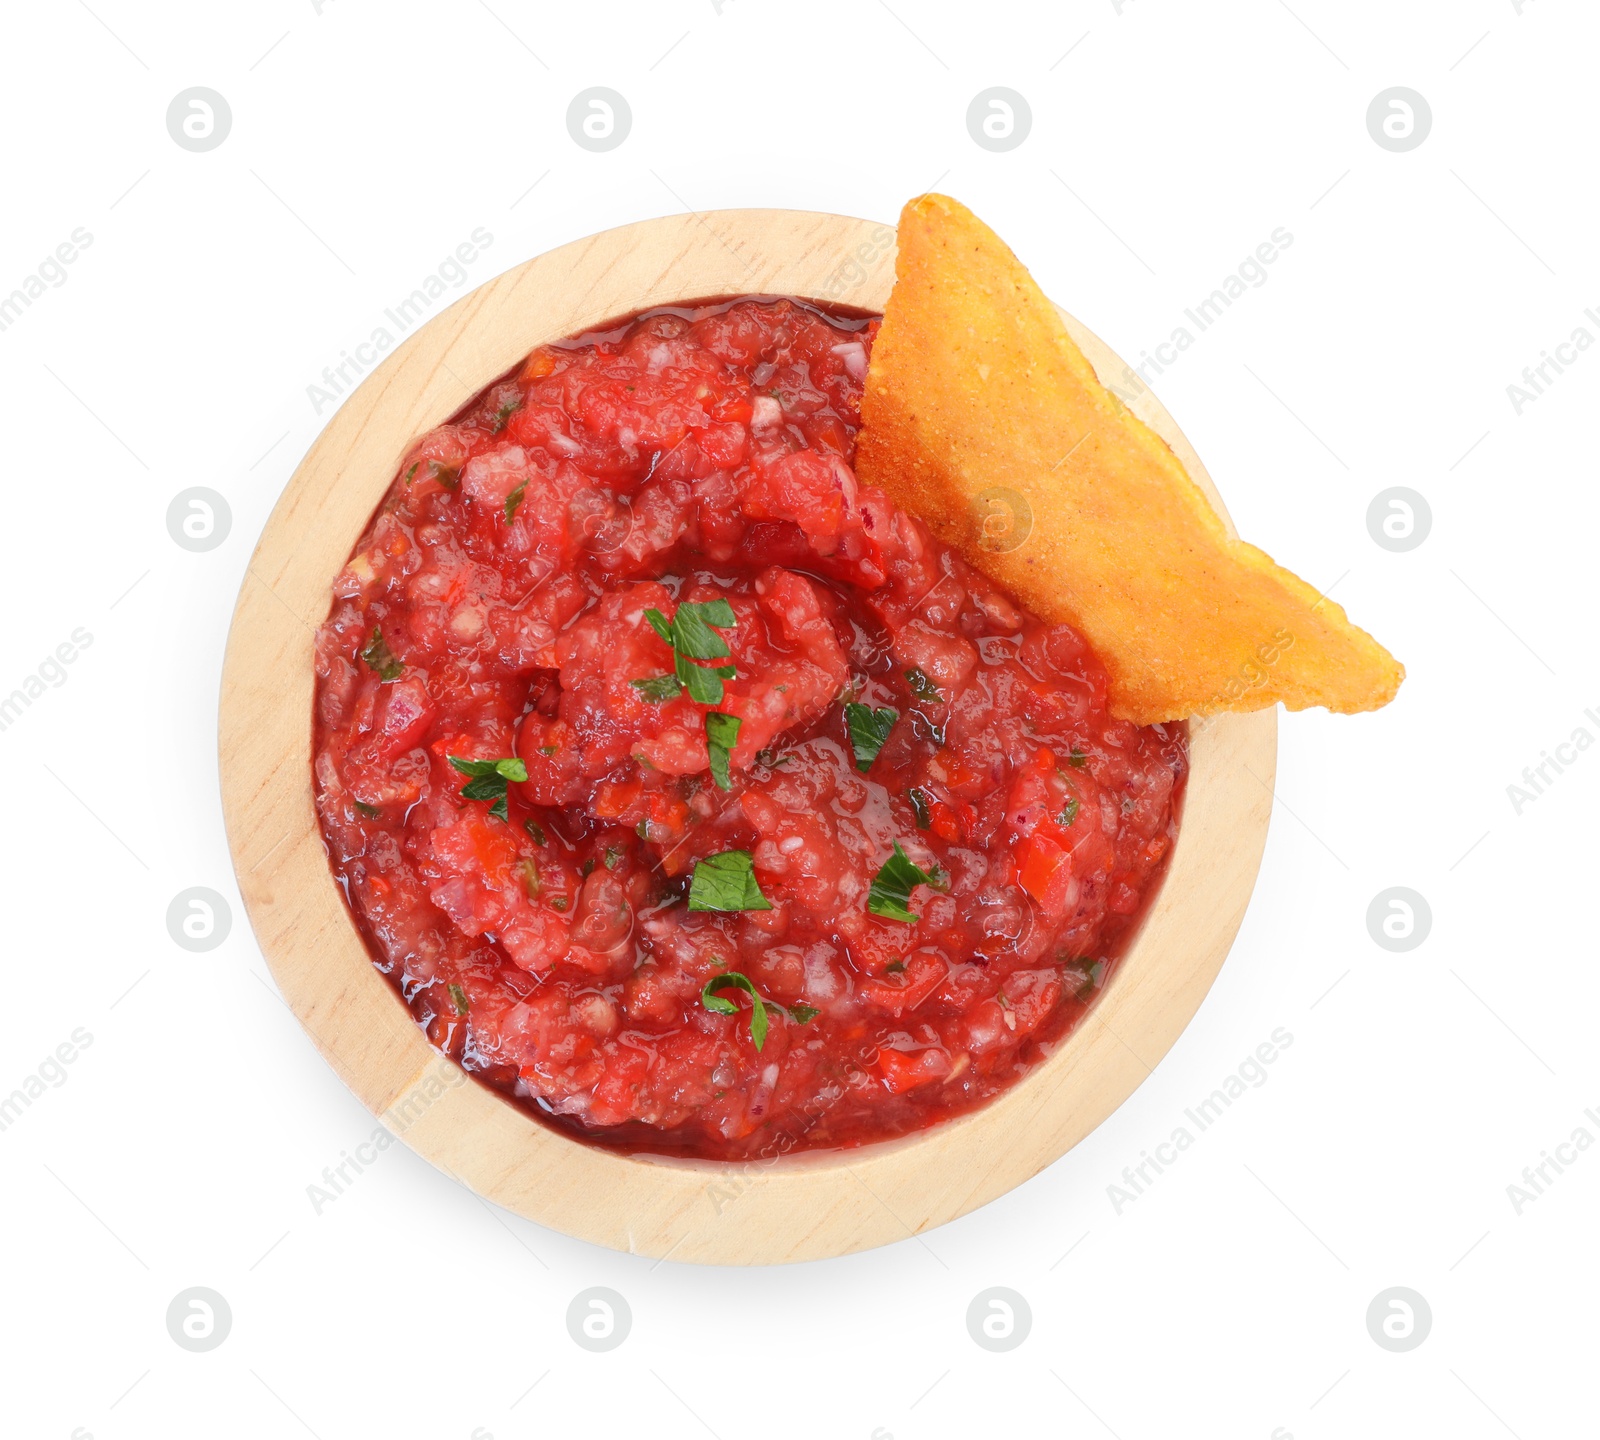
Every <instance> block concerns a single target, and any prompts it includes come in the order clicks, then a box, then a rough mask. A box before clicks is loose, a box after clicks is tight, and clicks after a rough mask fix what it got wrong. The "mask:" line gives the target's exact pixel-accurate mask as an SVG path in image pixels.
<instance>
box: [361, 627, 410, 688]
mask: <svg viewBox="0 0 1600 1440" xmlns="http://www.w3.org/2000/svg"><path fill="white" fill-rule="evenodd" d="M361 658H362V659H363V660H364V661H366V664H367V669H369V670H371V671H372V672H373V673H374V674H376V675H377V677H378V679H380V680H383V681H386V682H387V681H389V680H398V679H399V678H400V672H401V671H402V670H404V669H405V668H406V666H405V661H403V660H402V659H401V658H400V657H399V656H398V655H396V654H395V653H394V651H393V650H391V649H390V648H389V642H388V641H387V640H385V639H384V638H383V628H382V627H381V626H379V625H374V626H373V627H372V638H371V639H369V640H368V641H367V643H366V646H365V647H364V648H363V649H362V651H361Z"/></svg>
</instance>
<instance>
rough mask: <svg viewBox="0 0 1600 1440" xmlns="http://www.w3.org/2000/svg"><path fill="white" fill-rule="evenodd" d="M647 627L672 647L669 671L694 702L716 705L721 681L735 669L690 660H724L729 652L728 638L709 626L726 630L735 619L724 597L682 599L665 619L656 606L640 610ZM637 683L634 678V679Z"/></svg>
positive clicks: (730, 652) (730, 677) (733, 672)
mask: <svg viewBox="0 0 1600 1440" xmlns="http://www.w3.org/2000/svg"><path fill="white" fill-rule="evenodd" d="M644 618H645V619H646V620H647V621H648V622H649V625H650V628H651V629H652V630H654V631H655V632H656V634H657V635H659V636H660V637H661V638H662V639H663V640H664V641H665V642H666V643H667V644H668V645H670V646H671V647H672V673H673V675H674V676H675V677H676V678H677V680H678V683H679V684H680V685H681V686H682V687H683V688H684V689H685V690H687V691H688V692H689V698H690V699H691V700H693V701H694V702H695V703H696V704H697V705H720V704H721V703H722V682H723V681H724V680H731V679H732V678H733V677H734V675H735V674H736V673H737V672H736V671H735V669H734V667H733V666H732V665H716V666H705V665H700V664H695V663H691V662H695V661H701V660H725V659H727V657H728V656H729V655H730V654H732V651H730V650H729V649H728V642H727V641H726V640H724V639H723V638H722V636H720V635H718V634H717V632H716V630H715V629H713V628H712V627H713V626H716V627H718V628H719V629H723V630H729V629H732V628H733V626H734V625H736V624H737V623H738V620H737V617H736V616H735V615H734V613H733V606H731V605H730V604H728V602H727V601H726V600H707V601H703V602H700V601H693V600H685V601H684V602H683V603H682V604H681V605H679V606H678V610H677V614H675V615H674V616H673V617H672V619H670V620H668V619H667V617H666V616H665V615H663V614H662V613H661V612H660V611H659V610H657V609H655V608H653V607H652V608H651V609H649V610H646V611H645V612H644ZM634 683H636V684H637V682H634Z"/></svg>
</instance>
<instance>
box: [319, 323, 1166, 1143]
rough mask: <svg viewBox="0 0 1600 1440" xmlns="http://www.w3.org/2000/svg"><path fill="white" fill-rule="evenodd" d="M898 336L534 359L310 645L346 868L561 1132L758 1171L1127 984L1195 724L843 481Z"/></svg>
mask: <svg viewBox="0 0 1600 1440" xmlns="http://www.w3.org/2000/svg"><path fill="white" fill-rule="evenodd" d="M876 329H877V321H876V320H875V319H871V318H861V317H853V316H845V315H838V314H829V313H824V312H822V311H819V310H817V309H815V308H813V307H811V306H809V305H806V304H802V303H799V302H796V301H791V300H777V301H772V300H749V299H746V300H739V301H734V302H729V303H723V304H714V305H706V306H701V307H699V308H696V309H688V310H679V309H674V310H665V311H657V312H652V313H650V314H646V315H644V316H641V317H640V318H638V319H636V320H634V321H632V322H629V323H627V324H625V325H622V326H619V327H617V328H615V329H612V330H608V331H605V332H603V333H596V334H591V335H587V336H584V337H581V338H579V339H576V340H573V341H570V342H567V343H563V344H559V345H550V346H546V347H544V348H542V349H540V350H538V351H536V352H535V353H534V354H533V355H531V356H530V357H529V358H528V360H527V362H526V363H525V364H524V365H523V366H522V367H520V368H519V369H518V370H517V371H516V372H514V373H512V374H511V375H509V376H507V377H506V378H504V379H503V380H501V381H499V382H497V383H496V384H494V385H492V386H490V387H489V388H488V389H487V390H485V391H484V392H483V393H482V394H481V395H480V396H478V397H477V398H476V399H475V400H474V401H473V402H472V403H470V404H469V405H468V406H467V407H466V408H465V409H464V410H463V411H462V412H461V413H460V414H458V415H457V416H456V418H455V419H454V420H452V421H451V422H450V423H448V424H445V425H441V426H440V427H439V428H438V429H437V430H434V431H433V432H431V433H430V434H428V435H427V436H425V437H424V438H423V439H422V440H421V441H420V442H419V443H418V444H417V445H416V446H415V447H414V448H413V449H412V451H411V452H410V454H409V455H407V456H406V458H405V460H404V461H403V462H402V464H401V466H400V468H399V471H398V473H397V475H396V478H395V481H394V484H393V486H392V487H391V489H390V491H389V493H388V495H387V496H386V498H385V499H384V501H383V504H382V506H381V507H380V508H379V510H378V512H377V514H376V516H375V517H374V519H373V520H372V523H371V524H370V526H369V527H368V529H367V532H366V534H365V535H364V536H363V537H362V538H361V542H360V544H359V545H358V546H357V547H356V549H355V552H354V554H353V555H352V556H351V559H350V562H349V564H348V565H347V566H346V567H345V569H344V571H343V572H342V573H341V574H340V576H339V577H338V580H337V581H336V583H335V586H334V599H333V607H332V611H331V613H330V615H329V618H328V620H327V622H326V623H325V624H324V625H323V626H322V628H321V630H320V631H319V633H318V637H317V645H316V665H317V676H318V687H317V696H316V713H315V756H316V759H315V776H314V779H315V787H316V796H317V805H318V810H319V814H320V817H321V824H322V831H323V836H324V838H325V840H326V843H327V848H328V852H329V857H330V860H331V863H332V866H333V870H334V873H335V875H336V877H337V879H338V881H339V883H340V884H341V886H342V887H343V889H344V893H345V895H346V897H347V898H348V901H349V904H350V906H351V909H352V911H353V912H354V915H355V918H356V921H357V923H358V925H359V927H360V929H361V931H362V934H363V935H364V936H365V938H366V941H367V944H368V946H369V948H370V949H371V951H372V954H373V958H374V961H375V963H376V964H377V966H378V968H379V969H380V970H382V971H383V972H384V973H385V974H386V975H388V976H389V977H390V979H391V981H392V982H393V983H394V984H395V985H396V986H397V988H398V989H399V991H400V993H401V995H402V996H403V997H404V999H405V1001H406V1003H407V1004H408V1005H409V1006H410V1008H411V1010H412V1013H413V1014H414V1015H415V1016H416V1018H417V1020H418V1021H419V1022H420V1023H421V1024H422V1025H423V1026H424V1027H425V1029H426V1032H427V1035H428V1037H429V1039H430V1040H431V1041H432V1043H433V1044H434V1045H435V1046H437V1047H438V1048H439V1049H441V1050H442V1051H444V1052H446V1053H448V1054H449V1055H451V1056H453V1057H455V1058H456V1059H457V1060H458V1061H460V1063H461V1064H462V1065H463V1066H465V1067H466V1069H467V1070H469V1071H471V1072H473V1073H474V1074H476V1075H477V1076H479V1077H480V1078H482V1079H483V1080H485V1081H487V1082H489V1083H491V1084H493V1085H495V1086H497V1087H499V1088H500V1089H501V1090H503V1091H504V1092H506V1093H508V1094H510V1095H512V1096H514V1097H516V1098H517V1099H518V1100H519V1101H521V1102H522V1103H523V1104H525V1105H527V1106H529V1107H530V1108H532V1109H534V1110H535V1111H536V1113H538V1114H540V1115H542V1116H543V1117H545V1118H546V1119H547V1120H549V1121H550V1122H551V1123H553V1124H556V1125H559V1126H562V1127H565V1128H567V1129H569V1130H571V1131H574V1132H576V1133H578V1134H581V1135H583V1136H586V1137H589V1138H592V1139H598V1140H603V1141H607V1142H609V1143H613V1144H617V1145H621V1146H624V1147H627V1148H631V1149H648V1150H656V1151H662V1152H669V1153H676V1154H687V1155H696V1156H702V1157H710V1158H718V1159H741V1158H750V1157H754V1156H761V1155H773V1154H776V1153H780V1152H783V1151H787V1150H796V1149H810V1148H818V1147H827V1146H849V1145H856V1144H861V1143H864V1142H868V1141H872V1140H878V1139H883V1138H887V1137H890V1136H895V1135H900V1134H904V1133H906V1132H909V1131H913V1130H917V1129H920V1128H922V1127H924V1126H927V1125H931V1124H933V1123H935V1122H937V1121H939V1120H941V1119H943V1118H945V1117H947V1116H950V1115H953V1114H957V1113H959V1112H962V1111H966V1110H970V1109H972V1108H973V1107H974V1106H977V1105H980V1104H982V1103H983V1102H984V1101H986V1100H988V1099H990V1098H992V1097H993V1096H995V1095H996V1094H998V1093H999V1092H1001V1091H1002V1090H1004V1089H1006V1088H1007V1087H1008V1086H1010V1085H1013V1084H1015V1083H1016V1082H1017V1081H1018V1080H1019V1079H1020V1078H1021V1077H1022V1076H1023V1075H1025V1074H1026V1073H1027V1072H1028V1070H1029V1069H1030V1068H1031V1067H1033V1066H1034V1065H1036V1064H1037V1063H1038V1062H1039V1061H1040V1060H1041V1059H1042V1058H1043V1057H1044V1056H1045V1055H1046V1054H1047V1053H1048V1052H1049V1050H1050V1048H1051V1046H1052V1045H1053V1044H1054V1043H1055V1042H1057V1041H1059V1040H1060V1038H1061V1037H1062V1036H1064V1035H1065V1034H1066V1033H1067V1032H1068V1031H1070V1030H1071V1028H1072V1027H1073V1025H1074V1024H1075V1023H1076V1022H1077V1021H1078V1019H1079V1018H1080V1017H1081V1016H1082V1015H1083V1013H1084V1012H1085V1010H1086V1009H1087V1008H1088V1006H1089V1004H1090V1003H1091V1002H1092V1000H1093V999H1094V996H1095V994H1096V993H1097V991H1098V990H1099V988H1100V987H1101V986H1103V985H1104V983H1105V981H1106V979H1107V977H1108V976H1109V975H1110V974H1111V972H1112V970H1113V969H1114V968H1115V965H1116V959H1117V955H1118V953H1119V949H1120V948H1121V947H1122V946H1123V945H1125V943H1126V941H1127V938H1128V936H1129V934H1130V932H1131V930H1132V928H1133V927H1134V925H1135V923H1136V921H1137V919H1138V917H1139V915H1140V912H1141V910H1142V907H1143V905H1144V903H1145V902H1146V900H1147V899H1148V897H1149V895H1150V893H1151V892H1152V890H1153V888H1154V886H1155V884H1156V881H1157V879H1158V878H1159V875H1160V873H1161V870H1162V867H1163V863H1164V861H1165V859H1166V857H1167V854H1168V852H1169V849H1170V847H1171V845H1172V841H1173V837H1174V836H1175V834H1176V829H1177V804H1178V800H1179V797H1180V795H1181V790H1182V785H1183V779H1184V775H1185V772H1186V764H1187V752H1186V743H1187V737H1186V732H1185V730H1184V728H1183V727H1182V726H1166V727H1163V726H1152V727H1149V728H1145V729H1139V728H1136V727H1135V726H1133V725H1130V724H1128V723H1126V722H1124V721H1120V720H1114V719H1112V718H1110V717H1109V716H1108V714H1107V711H1106V676H1105V672H1104V671H1103V670H1102V668H1101V667H1100V665H1099V663H1098V662H1097V661H1096V659H1095V657H1094V655H1093V654H1091V653H1090V651H1089V649H1088V647H1087V646H1086V645H1085V643H1084V641H1083V640H1082V639H1081V638H1080V637H1079V636H1078V635H1077V634H1076V633H1075V632H1074V631H1072V630H1071V629H1069V628H1067V627H1066V626H1061V625H1056V626H1050V625H1046V624H1044V623H1042V622H1041V621H1039V620H1037V619H1035V618H1033V617H1032V616H1030V615H1028V614H1026V613H1024V612H1022V611H1021V610H1019V609H1018V608H1017V606H1016V605H1014V604H1013V603H1012V602H1011V601H1010V600H1009V599H1007V597H1006V596H1005V595H1004V594H1002V593H1001V592H1000V591H999V590H997V589H996V588H995V587H994V586H993V585H992V584H990V583H989V582H988V581H987V580H986V579H984V578H983V577H982V576H981V575H979V574H978V573H977V572H976V571H974V570H972V569H971V568H969V567H968V566H967V565H966V564H965V563H964V562H963V561H962V560H961V559H960V558H959V557H958V556H957V555H956V554H955V553H954V552H953V551H951V550H950V549H948V548H947V547H945V546H944V545H942V544H940V543H938V542H936V541H935V540H934V539H933V538H932V537H931V535H930V534H929V532H928V530H927V528H926V527H925V526H924V525H923V524H922V523H921V522H920V521H919V520H917V519H915V518H914V517H913V516H911V515H908V514H906V513H904V512H903V511H900V510H897V509H895V508H894V507H893V506H892V505H891V504H890V503H889V502H888V500H887V499H886V498H885V496H884V495H883V494H882V493H881V492H880V491H877V490H874V489H869V488H865V487H863V486H862V485H861V484H859V483H858V481H857V480H856V478H855V475H854V473H853V472H852V470H851V460H852V457H853V455H854V448H855V435H856V431H857V428H858V426H859V417H860V411H859V402H860V398H861V389H862V382H863V379H864V377H865V375H866V369H867V361H868V356H869V353H870V350H871V345H872V340H873V336H874V334H875V332H876Z"/></svg>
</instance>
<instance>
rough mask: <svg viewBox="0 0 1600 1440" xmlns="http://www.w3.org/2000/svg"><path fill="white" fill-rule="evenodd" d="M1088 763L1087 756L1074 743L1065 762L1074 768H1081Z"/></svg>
mask: <svg viewBox="0 0 1600 1440" xmlns="http://www.w3.org/2000/svg"><path fill="white" fill-rule="evenodd" d="M1088 763H1089V757H1088V756H1087V755H1086V754H1085V753H1084V752H1083V751H1082V750H1080V749H1079V748H1078V747H1077V746H1076V745H1074V746H1073V747H1072V754H1070V755H1069V756H1067V764H1069V765H1070V766H1072V768H1073V769H1074V770H1081V769H1083V767H1084V766H1085V765H1087V764H1088Z"/></svg>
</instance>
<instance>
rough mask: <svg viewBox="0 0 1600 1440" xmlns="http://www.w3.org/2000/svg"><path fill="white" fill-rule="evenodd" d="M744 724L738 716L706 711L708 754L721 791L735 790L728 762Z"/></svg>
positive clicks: (714, 778) (712, 774)
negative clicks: (740, 728)
mask: <svg viewBox="0 0 1600 1440" xmlns="http://www.w3.org/2000/svg"><path fill="white" fill-rule="evenodd" d="M742 724H744V722H743V721H742V720H740V719H739V717H738V716H737V715H724V714H723V713H722V712H721V711H720V710H707V711H706V753H707V754H708V755H709V756H710V757H711V778H712V779H713V780H715V781H716V782H717V788H718V789H719V790H731V789H733V777H732V776H731V775H730V774H729V773H728V760H729V757H730V756H731V755H732V753H733V747H734V745H735V744H736V743H737V742H738V739H739V727H740V726H741V725H742Z"/></svg>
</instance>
